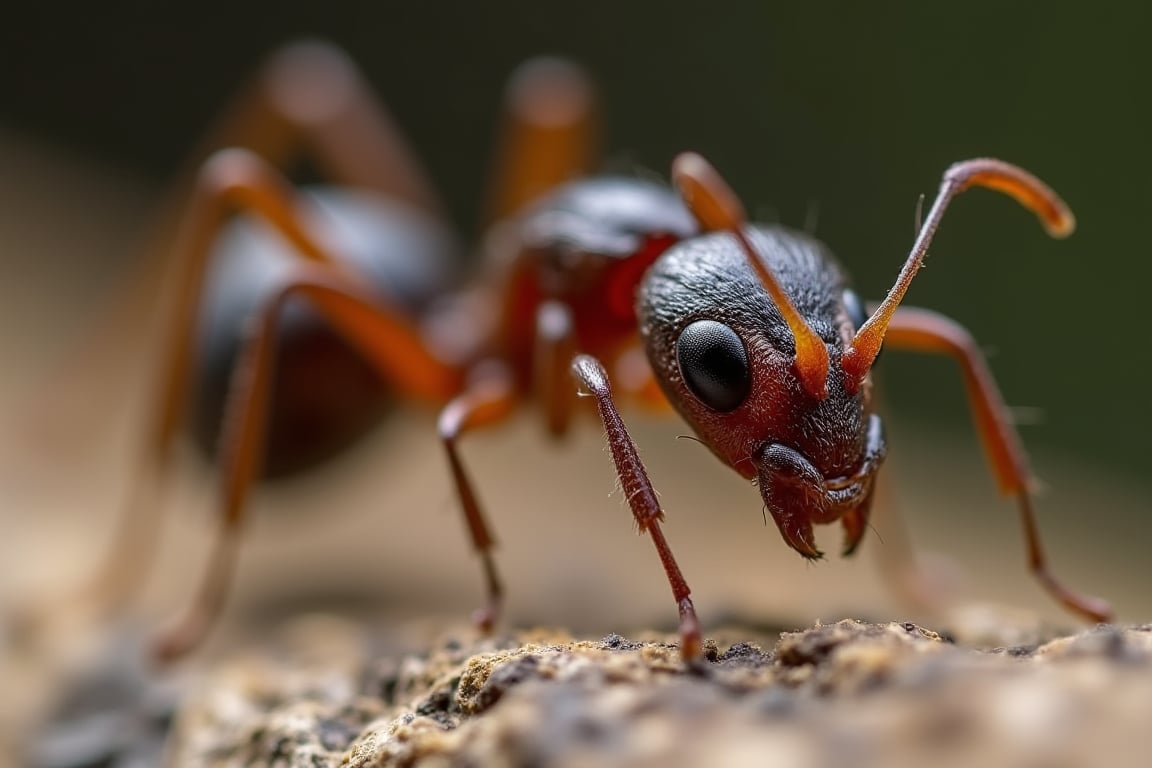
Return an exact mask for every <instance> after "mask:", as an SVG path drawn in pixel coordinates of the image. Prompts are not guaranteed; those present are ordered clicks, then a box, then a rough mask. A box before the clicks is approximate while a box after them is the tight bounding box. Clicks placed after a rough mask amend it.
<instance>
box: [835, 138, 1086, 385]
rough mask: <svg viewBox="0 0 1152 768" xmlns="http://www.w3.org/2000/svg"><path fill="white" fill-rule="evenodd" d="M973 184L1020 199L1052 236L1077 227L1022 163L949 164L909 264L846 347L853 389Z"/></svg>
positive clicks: (1064, 207)
mask: <svg viewBox="0 0 1152 768" xmlns="http://www.w3.org/2000/svg"><path fill="white" fill-rule="evenodd" d="M974 186H976V187H986V188H988V189H994V190H996V191H997V192H1003V193H1005V194H1006V195H1009V196H1011V197H1013V198H1015V199H1016V201H1017V202H1018V203H1020V204H1021V205H1023V206H1024V207H1025V208H1028V209H1029V210H1031V211H1032V212H1033V213H1035V214H1036V216H1037V217H1039V219H1040V223H1041V224H1043V225H1044V229H1046V230H1047V231H1048V234H1049V235H1051V236H1052V237H1056V238H1064V237H1068V236H1069V235H1071V234H1072V231H1073V230H1074V229H1075V228H1076V218H1075V217H1074V216H1073V215H1072V211H1071V210H1069V208H1068V206H1067V205H1066V204H1065V203H1064V201H1063V200H1061V199H1060V197H1059V196H1058V195H1057V194H1056V193H1055V192H1053V191H1052V189H1051V188H1050V187H1049V186H1048V185H1047V184H1045V183H1044V182H1042V181H1040V179H1038V178H1036V177H1035V176H1033V175H1032V174H1030V173H1028V172H1027V171H1025V170H1024V169H1022V168H1018V167H1017V166H1015V165H1012V164H1010V163H1005V162H1003V161H1002V160H992V159H990V158H979V159H976V160H965V161H963V162H960V163H956V164H955V165H953V166H952V167H950V168H949V169H948V170H947V171H945V172H944V179H943V180H942V181H941V182H940V191H939V193H937V195H936V200H935V201H933V203H932V208H931V209H930V210H929V211H928V216H927V218H925V220H924V224H923V225H922V226H921V227H920V233H919V234H918V235H917V236H916V242H915V244H913V246H912V252H911V253H910V254H909V255H908V259H907V261H905V262H904V268H903V269H901V270H900V275H899V276H898V277H897V278H896V284H895V285H893V286H892V290H890V291H888V296H887V297H886V298H885V299H884V301H883V303H881V304H880V306H879V307H878V308H877V309H876V311H875V312H874V313H873V315H872V317H870V318H868V321H867V322H865V323H864V325H862V326H861V327H860V330H859V331H857V332H856V336H855V338H853V339H852V343H851V344H850V345H849V346H848V349H846V350H845V351H844V357H843V358H842V359H841V362H840V365H841V367H842V368H843V369H844V374H845V379H846V383H847V385H848V386H849V387H850V388H853V387H858V386H860V382H862V381H863V380H864V377H865V376H867V375H868V371H869V369H870V368H871V367H872V363H873V362H874V361H875V360H876V355H878V354H879V353H880V347H881V345H882V344H883V343H884V334H885V332H886V331H887V330H888V323H889V321H890V320H891V319H892V314H893V313H894V312H895V311H896V307H898V306H899V305H900V302H901V300H902V299H903V298H904V294H905V292H907V290H908V286H909V285H910V284H911V282H912V278H913V277H915V276H916V272H917V271H918V270H919V269H920V266H921V264H923V263H924V257H925V256H926V255H927V254H928V246H929V245H930V244H931V242H932V236H933V235H935V234H936V228H937V227H938V226H939V225H940V219H941V218H943V216H944V211H945V210H947V208H948V204H949V203H950V202H952V198H954V197H955V196H956V195H958V194H960V193H961V192H963V191H965V190H966V189H968V188H969V187H974Z"/></svg>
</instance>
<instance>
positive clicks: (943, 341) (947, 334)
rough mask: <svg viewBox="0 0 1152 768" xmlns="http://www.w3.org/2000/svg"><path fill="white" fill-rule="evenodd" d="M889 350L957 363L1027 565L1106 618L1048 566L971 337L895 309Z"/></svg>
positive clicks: (1020, 460)
mask: <svg viewBox="0 0 1152 768" xmlns="http://www.w3.org/2000/svg"><path fill="white" fill-rule="evenodd" d="M884 343H885V344H886V345H888V346H889V348H895V349H910V350H916V351H921V352H941V353H944V354H947V355H950V356H952V357H953V358H954V359H955V360H956V361H957V362H958V363H959V364H960V367H961V371H962V373H963V375H964V384H965V386H966V388H967V390H968V399H969V402H970V404H971V407H972V411H973V415H974V417H975V420H976V425H977V427H978V430H979V433H980V437H981V438H982V440H983V443H984V450H985V453H986V454H987V455H988V459H989V461H990V462H991V463H992V469H993V472H994V473H995V475H996V478H997V481H998V483H999V485H1000V490H1001V492H1002V493H1005V494H1009V495H1014V496H1015V497H1016V499H1017V502H1018V503H1019V507H1020V519H1021V523H1022V524H1023V527H1024V541H1025V546H1026V547H1027V551H1028V567H1029V568H1030V569H1031V571H1032V573H1033V575H1035V576H1036V578H1037V579H1038V580H1039V581H1040V583H1041V584H1042V585H1043V586H1044V588H1045V589H1046V590H1047V591H1048V593H1049V594H1050V595H1052V597H1054V598H1055V599H1056V600H1057V601H1059V602H1060V603H1061V604H1062V605H1063V606H1064V607H1066V608H1068V609H1069V610H1071V611H1072V612H1074V613H1077V614H1080V615H1081V616H1084V617H1086V618H1088V619H1090V620H1092V621H1108V620H1109V619H1110V618H1111V616H1112V608H1111V606H1110V605H1108V603H1106V602H1105V601H1103V600H1101V599H1099V598H1096V597H1090V596H1087V595H1081V594H1079V593H1077V592H1075V591H1073V590H1072V589H1070V588H1068V587H1066V586H1065V585H1064V584H1062V583H1061V582H1060V581H1059V580H1057V578H1056V576H1055V575H1054V574H1053V573H1052V572H1051V571H1050V570H1049V569H1048V558H1047V556H1046V555H1045V554H1044V548H1043V545H1042V544H1041V541H1040V529H1039V527H1038V526H1037V524H1036V516H1035V513H1034V512H1033V510H1032V495H1031V487H1030V486H1031V482H1032V478H1031V475H1030V471H1029V469H1028V461H1027V455H1026V454H1025V452H1024V448H1023V446H1022V445H1021V443H1020V437H1019V435H1018V434H1017V433H1016V429H1015V428H1014V427H1013V426H1012V422H1011V420H1010V419H1009V418H1008V413H1007V408H1006V407H1005V405H1004V400H1003V398H1002V397H1001V395H1000V390H999V388H998V387H997V386H996V380H995V379H994V378H992V373H991V372H990V371H989V370H988V365H987V363H986V362H985V361H984V356H983V355H982V354H981V352H980V349H979V347H978V346H977V345H976V342H975V340H974V339H973V338H972V336H971V335H970V334H969V333H968V331H966V330H965V329H964V328H963V327H961V326H960V325H958V324H957V323H955V322H954V321H952V320H950V319H948V318H947V317H944V316H943V315H940V314H937V313H935V312H931V311H929V310H926V309H915V308H911V307H908V308H900V309H898V310H896V312H895V314H894V315H893V316H892V321H891V323H890V324H889V326H888V333H887V335H886V336H885V342H884Z"/></svg>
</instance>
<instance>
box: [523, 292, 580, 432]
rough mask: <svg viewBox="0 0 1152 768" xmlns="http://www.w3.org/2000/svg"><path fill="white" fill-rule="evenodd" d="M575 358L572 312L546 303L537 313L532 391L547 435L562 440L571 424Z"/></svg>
mask: <svg viewBox="0 0 1152 768" xmlns="http://www.w3.org/2000/svg"><path fill="white" fill-rule="evenodd" d="M575 356H576V325H575V320H574V318H573V317H572V310H571V309H569V308H568V306H567V305H565V304H563V303H561V302H559V301H545V302H543V303H542V304H541V305H540V306H539V307H538V308H537V310H536V348H535V350H534V355H533V360H534V363H535V371H534V372H533V373H534V376H533V380H532V390H533V394H534V395H535V396H536V399H537V400H538V401H539V402H540V404H541V406H542V407H543V408H544V421H545V424H546V426H547V428H548V434H549V435H551V436H552V437H555V438H559V437H563V436H564V435H566V434H567V433H568V427H569V425H570V424H571V421H572V406H573V405H574V404H575V401H576V393H575V392H573V391H572V375H571V373H570V369H571V367H572V358H574V357H575Z"/></svg>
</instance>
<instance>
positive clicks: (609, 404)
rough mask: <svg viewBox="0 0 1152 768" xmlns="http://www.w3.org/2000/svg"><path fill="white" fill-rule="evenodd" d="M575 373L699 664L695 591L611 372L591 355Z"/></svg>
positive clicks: (687, 654) (684, 642)
mask: <svg viewBox="0 0 1152 768" xmlns="http://www.w3.org/2000/svg"><path fill="white" fill-rule="evenodd" d="M572 373H573V375H574V376H575V378H576V380H577V381H578V382H579V384H580V386H581V387H582V388H583V389H584V390H585V391H587V392H588V393H589V394H591V395H592V396H593V397H595V398H596V407H597V410H598V411H599V413H600V420H601V421H602V422H603V423H604V431H605V433H606V437H607V439H608V448H609V450H610V451H611V452H612V461H613V463H615V465H616V476H617V477H619V478H620V485H621V488H622V489H623V492H624V497H625V498H626V499H627V500H628V506H629V507H631V509H632V515H633V516H634V517H635V518H636V525H637V526H638V527H639V529H640V533H647V534H648V535H649V536H650V537H651V539H652V543H653V544H654V545H655V547H656V553H657V554H658V555H659V557H660V563H661V564H662V565H663V566H664V573H665V574H666V575H667V577H668V584H669V586H670V587H671V588H672V597H673V599H674V600H675V601H676V607H677V609H678V610H679V612H680V654H681V656H683V658H684V659H685V660H686V661H694V660H696V659H698V658H699V657H700V653H701V650H702V647H701V640H700V621H699V619H698V618H697V617H696V608H695V607H694V606H693V604H692V596H691V595H692V590H691V589H690V588H689V587H688V582H686V581H685V580H684V576H683V574H682V573H681V572H680V566H679V565H677V563H676V558H675V557H674V556H673V554H672V548H671V547H669V546H668V540H667V539H665V538H664V531H663V529H662V528H661V527H660V523H661V521H663V520H664V510H663V509H661V508H660V501H659V499H657V498H656V491H655V490H654V489H653V488H652V482H651V481H650V480H649V479H648V472H647V470H645V469H644V464H643V462H642V461H641V460H640V455H639V453H637V451H636V444H635V443H634V442H632V438H631V436H630V435H629V434H628V428H627V427H626V426H625V425H624V420H623V419H621V418H620V414H619V412H618V411H617V410H616V404H615V403H614V402H613V401H612V388H611V385H610V384H609V382H608V374H607V373H605V371H604V366H602V365H601V364H600V361H598V360H597V359H596V358H594V357H591V356H589V355H578V356H577V357H576V359H575V360H574V361H573V362H572Z"/></svg>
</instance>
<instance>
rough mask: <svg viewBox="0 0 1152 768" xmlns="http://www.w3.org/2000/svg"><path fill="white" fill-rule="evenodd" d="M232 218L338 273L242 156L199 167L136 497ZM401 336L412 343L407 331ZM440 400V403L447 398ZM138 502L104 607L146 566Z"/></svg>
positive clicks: (273, 185)
mask: <svg viewBox="0 0 1152 768" xmlns="http://www.w3.org/2000/svg"><path fill="white" fill-rule="evenodd" d="M236 211H244V212H246V213H248V214H251V215H254V216H258V217H260V218H262V219H264V220H266V221H267V222H268V223H269V224H271V225H272V226H273V227H274V228H275V229H276V230H277V231H278V232H279V233H280V234H281V235H283V236H284V237H285V239H286V240H288V241H289V242H290V243H291V244H292V245H293V246H294V248H295V250H296V252H297V254H298V255H299V256H300V257H301V258H302V259H304V260H306V261H311V262H313V263H316V264H322V265H325V266H326V268H327V269H328V270H329V271H331V272H333V273H335V272H337V271H338V270H339V268H338V267H335V266H333V264H334V262H333V260H332V258H331V257H330V256H329V255H328V254H327V253H325V251H324V249H323V247H322V246H321V245H320V244H319V243H318V242H317V241H316V240H315V238H314V237H313V236H312V234H311V233H310V232H308V231H307V229H306V228H305V226H304V225H303V224H302V223H301V219H300V217H299V213H298V211H299V206H298V203H297V201H296V199H295V195H294V193H293V192H292V190H291V188H290V186H289V185H288V184H287V182H285V180H284V179H283V177H281V176H280V175H279V174H277V173H276V172H275V171H274V170H272V169H271V168H270V167H269V166H268V165H267V164H266V163H264V162H263V161H262V160H260V159H259V158H258V157H256V156H255V155H253V154H251V153H249V152H247V151H245V150H226V151H223V152H220V153H217V154H216V155H214V156H213V157H212V158H210V159H209V161H208V162H207V163H205V165H204V167H203V168H202V169H201V173H200V175H199V176H198V178H197V184H196V187H195V190H194V192H193V195H192V200H191V204H190V206H189V207H188V209H187V211H186V214H185V219H184V222H183V225H182V228H181V232H180V235H179V239H178V242H177V255H178V264H177V266H178V267H179V269H178V272H177V274H176V275H175V277H176V279H177V282H176V285H175V288H176V290H177V292H178V295H177V297H176V298H177V302H176V307H175V311H174V315H173V318H172V320H171V321H170V325H169V327H168V335H167V338H166V344H165V346H164V355H165V360H164V363H163V367H162V369H161V381H160V385H159V387H158V388H157V391H156V400H155V402H154V405H153V416H152V420H151V424H150V427H149V431H148V434H147V436H146V439H145V442H144V446H143V453H144V455H143V458H142V460H141V462H140V467H141V470H140V471H141V475H140V477H141V479H140V480H138V481H137V482H136V485H135V486H134V489H133V493H134V494H139V493H140V492H141V491H142V490H146V489H149V488H151V487H152V486H153V485H154V483H155V480H154V478H156V477H157V476H159V475H160V474H161V473H162V471H163V468H164V467H165V465H166V463H167V458H168V454H169V452H170V448H171V445H172V442H173V439H174V437H175V435H176V434H177V432H178V430H179V428H180V426H181V423H182V420H183V417H184V411H185V406H186V402H187V399H188V384H189V381H190V367H191V362H192V337H193V331H194V328H195V323H196V317H197V312H198V309H199V307H200V304H201V291H202V288H203V281H204V274H205V269H206V266H207V260H208V257H209V255H210V252H211V246H212V244H213V243H214V242H215V239H216V235H217V232H218V230H219V228H220V225H221V224H222V223H223V222H224V221H225V220H226V218H227V217H228V216H230V215H231V214H233V213H234V212H236ZM348 279H349V280H351V278H348ZM405 333H407V334H408V336H409V337H412V338H413V339H414V338H415V336H414V332H413V331H411V330H410V329H408V330H406V331H405ZM416 344H417V342H416V341H409V342H408V343H407V349H408V350H409V352H410V354H416V353H415V352H412V351H411V350H412V348H414V347H415V346H416ZM417 359H418V358H417ZM429 366H433V363H432V362H425V363H424V366H423V367H421V366H418V365H413V366H397V369H398V370H397V371H396V372H395V373H396V376H395V377H394V380H395V381H397V382H398V383H402V382H403V381H405V380H406V379H412V378H419V377H420V376H424V377H425V378H429V379H437V377H438V376H439V375H440V374H439V371H438V370H432V369H431V368H429ZM429 371H431V372H429ZM421 387H423V388H424V389H426V390H428V391H435V385H433V384H422V385H421V386H417V387H415V389H420V388H421ZM432 397H433V399H435V396H432ZM441 397H442V398H446V397H447V394H442V395H441ZM143 501H144V499H142V498H141V497H140V496H139V495H134V496H133V497H131V498H130V503H128V504H127V505H126V506H125V507H124V511H123V513H122V517H121V523H120V526H119V529H120V530H119V533H118V534H117V536H116V538H115V540H114V541H115V544H114V548H113V550H112V551H111V552H110V556H109V557H108V559H107V561H106V563H105V565H104V567H103V569H102V571H101V573H100V576H99V578H98V579H97V580H96V584H97V589H98V591H99V593H100V595H101V596H102V599H103V601H104V602H106V603H114V602H117V601H119V600H120V599H121V598H122V597H123V596H124V595H125V594H126V593H127V591H128V590H129V589H131V588H132V587H133V586H135V585H136V584H138V583H139V581H140V579H139V576H140V574H141V573H143V571H144V569H145V568H146V567H147V565H148V563H147V560H148V555H149V553H150V552H151V551H152V549H153V538H154V534H155V526H156V519H155V518H156V515H155V512H154V510H152V509H149V508H147V507H146V506H144V504H143V503H142V502H143Z"/></svg>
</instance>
